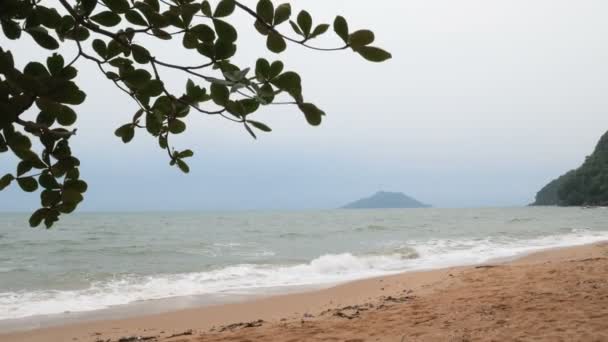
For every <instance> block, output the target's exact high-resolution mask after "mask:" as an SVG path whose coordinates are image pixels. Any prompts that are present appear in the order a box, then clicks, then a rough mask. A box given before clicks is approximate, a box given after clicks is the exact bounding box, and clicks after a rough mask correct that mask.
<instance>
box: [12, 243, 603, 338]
mask: <svg viewBox="0 0 608 342" xmlns="http://www.w3.org/2000/svg"><path fill="white" fill-rule="evenodd" d="M0 340H1V341H4V342H12V341H20V342H25V341H31V342H38V341H40V342H42V341H44V342H49V341H112V342H114V341H122V342H127V341H144V340H145V341H183V342H187V341H188V342H189V341H350V342H355V341H396V342H401V341H478V340H479V341H510V340H512V341H532V340H534V341H608V243H607V242H604V243H598V244H593V245H586V246H578V247H570V248H562V249H554V250H548V251H543V252H538V253H535V254H531V255H528V256H525V257H523V258H520V259H517V260H514V261H508V262H496V263H491V264H484V265H477V266H466V267H455V268H448V269H440V270H432V271H425V272H411V273H403V274H399V275H393V276H386V277H381V278H374V279H366V280H361V281H355V282H351V283H347V284H343V285H339V286H336V287H333V288H330V289H324V290H318V291H313V292H306V293H299V294H289V295H281V296H275V297H270V298H264V299H259V300H253V301H248V302H243V303H237V304H226V305H218V306H212V307H205V308H199V309H189V310H182V311H176V312H170V313H163V314H157V315H146V313H145V312H142V313H141V316H138V317H135V318H128V319H121V320H107V321H96V322H83V323H77V324H70V325H65V326H56V327H50V328H44V329H38V330H31V331H21V332H12V333H8V334H0Z"/></svg>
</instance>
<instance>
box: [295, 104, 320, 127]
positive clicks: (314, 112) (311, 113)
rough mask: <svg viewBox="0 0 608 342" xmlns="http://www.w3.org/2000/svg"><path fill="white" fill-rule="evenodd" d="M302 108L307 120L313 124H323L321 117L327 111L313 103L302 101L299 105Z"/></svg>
mask: <svg viewBox="0 0 608 342" xmlns="http://www.w3.org/2000/svg"><path fill="white" fill-rule="evenodd" d="M298 107H299V108H300V110H301V111H302V112H303V113H304V116H305V117H306V121H308V123H309V124H310V125H312V126H318V125H320V124H321V118H322V117H323V116H324V115H325V112H324V111H322V110H320V109H319V108H317V106H315V105H314V104H312V103H302V104H300V105H298Z"/></svg>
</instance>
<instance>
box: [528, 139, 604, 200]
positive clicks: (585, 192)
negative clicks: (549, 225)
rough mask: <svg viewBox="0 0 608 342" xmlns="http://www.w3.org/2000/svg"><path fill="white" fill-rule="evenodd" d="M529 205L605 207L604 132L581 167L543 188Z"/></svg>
mask: <svg viewBox="0 0 608 342" xmlns="http://www.w3.org/2000/svg"><path fill="white" fill-rule="evenodd" d="M532 205H559V206H608V132H606V133H605V134H604V135H603V136H602V137H601V138H600V141H599V142H598V143H597V146H596V147H595V150H594V151H593V153H592V154H591V155H590V156H588V157H587V158H586V159H585V162H584V163H583V165H581V166H580V167H579V168H578V169H575V170H572V171H569V172H567V173H566V174H564V175H562V176H560V177H559V178H557V179H555V180H553V181H551V182H550V183H549V184H547V185H546V186H545V187H543V188H542V189H541V190H540V191H539V192H538V193H537V194H536V199H535V201H534V203H532Z"/></svg>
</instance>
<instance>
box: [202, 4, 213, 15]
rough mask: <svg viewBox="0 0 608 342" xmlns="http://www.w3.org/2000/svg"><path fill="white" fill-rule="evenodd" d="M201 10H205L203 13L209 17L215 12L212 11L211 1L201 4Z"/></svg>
mask: <svg viewBox="0 0 608 342" xmlns="http://www.w3.org/2000/svg"><path fill="white" fill-rule="evenodd" d="M201 12H203V14H204V15H206V16H208V17H211V16H212V15H213V13H212V12H211V5H210V4H209V1H207V0H204V1H203V3H202V4H201Z"/></svg>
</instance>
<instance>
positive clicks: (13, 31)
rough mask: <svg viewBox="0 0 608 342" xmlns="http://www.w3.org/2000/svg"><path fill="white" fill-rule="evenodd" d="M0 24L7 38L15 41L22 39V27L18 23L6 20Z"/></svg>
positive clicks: (0, 21)
mask: <svg viewBox="0 0 608 342" xmlns="http://www.w3.org/2000/svg"><path fill="white" fill-rule="evenodd" d="M0 24H2V31H3V32H4V35H5V36H6V38H8V39H11V40H15V39H18V38H19V37H21V26H19V24H17V23H16V22H14V21H12V20H10V19H6V20H0Z"/></svg>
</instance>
